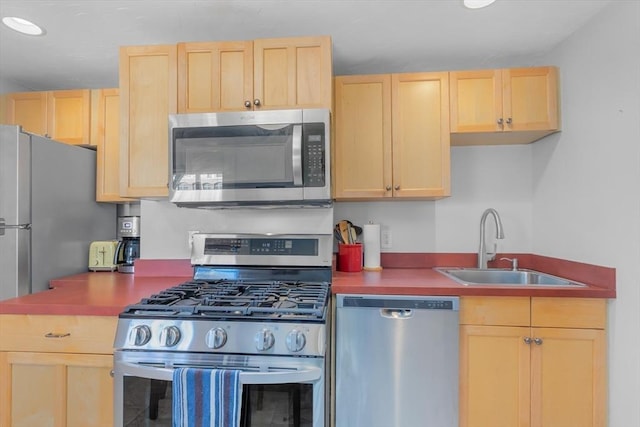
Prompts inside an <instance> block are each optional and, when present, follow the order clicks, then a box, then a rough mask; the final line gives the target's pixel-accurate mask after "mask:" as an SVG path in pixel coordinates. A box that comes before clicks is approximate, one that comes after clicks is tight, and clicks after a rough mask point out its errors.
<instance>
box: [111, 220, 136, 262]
mask: <svg viewBox="0 0 640 427" xmlns="http://www.w3.org/2000/svg"><path fill="white" fill-rule="evenodd" d="M116 236H117V238H118V240H119V242H118V246H117V248H116V253H115V259H114V264H116V266H117V267H118V271H119V272H120V273H133V261H134V260H135V259H137V258H140V217H139V216H121V217H118V233H117V235H116Z"/></svg>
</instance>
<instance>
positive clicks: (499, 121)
mask: <svg viewBox="0 0 640 427" xmlns="http://www.w3.org/2000/svg"><path fill="white" fill-rule="evenodd" d="M502 123H504V120H503V119H502V117H500V118H499V119H498V124H499V125H500V126H502Z"/></svg>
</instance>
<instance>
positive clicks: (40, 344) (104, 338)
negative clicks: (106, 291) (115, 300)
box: [0, 315, 117, 427]
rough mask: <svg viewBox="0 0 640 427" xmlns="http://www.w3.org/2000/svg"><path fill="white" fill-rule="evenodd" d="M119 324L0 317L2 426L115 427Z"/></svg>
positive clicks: (110, 319)
mask: <svg viewBox="0 0 640 427" xmlns="http://www.w3.org/2000/svg"><path fill="white" fill-rule="evenodd" d="M116 322H117V319H116V318H115V317H102V316H44V315H37V316H31V315H2V316H0V336H1V337H2V340H0V341H1V342H0V425H1V426H7V427H9V426H10V427H33V426H39V427H40V426H51V427H63V426H64V427H111V426H113V379H112V377H111V375H110V372H111V370H112V369H113V350H112V343H113V337H114V334H115V327H116Z"/></svg>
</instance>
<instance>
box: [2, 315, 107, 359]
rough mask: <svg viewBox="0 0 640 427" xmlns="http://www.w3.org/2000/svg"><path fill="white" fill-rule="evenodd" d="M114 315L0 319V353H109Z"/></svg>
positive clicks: (6, 317)
mask: <svg viewBox="0 0 640 427" xmlns="http://www.w3.org/2000/svg"><path fill="white" fill-rule="evenodd" d="M117 321H118V319H117V317H115V316H113V317H112V316H108V317H106V316H48V315H37V316H33V315H23V314H19V315H12V314H6V315H2V316H0V336H1V337H2V340H0V351H42V352H48V353H97V354H112V353H113V339H114V337H115V330H116V323H117Z"/></svg>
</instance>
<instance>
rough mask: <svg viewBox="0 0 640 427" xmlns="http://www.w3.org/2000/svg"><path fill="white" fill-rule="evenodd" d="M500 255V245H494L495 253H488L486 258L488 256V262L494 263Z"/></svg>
mask: <svg viewBox="0 0 640 427" xmlns="http://www.w3.org/2000/svg"><path fill="white" fill-rule="evenodd" d="M497 254H498V244H497V243H495V242H494V243H493V252H489V251H487V252H486V254H485V255H486V256H487V261H493V260H494V259H496V255H497Z"/></svg>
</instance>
